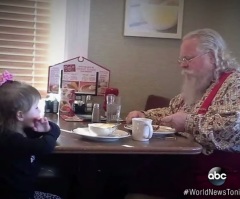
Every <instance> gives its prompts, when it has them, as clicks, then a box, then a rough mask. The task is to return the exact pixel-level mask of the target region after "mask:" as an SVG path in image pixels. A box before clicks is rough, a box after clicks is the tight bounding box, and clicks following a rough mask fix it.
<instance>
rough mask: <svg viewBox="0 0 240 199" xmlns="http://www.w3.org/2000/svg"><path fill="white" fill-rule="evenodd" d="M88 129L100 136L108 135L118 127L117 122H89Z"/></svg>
mask: <svg viewBox="0 0 240 199" xmlns="http://www.w3.org/2000/svg"><path fill="white" fill-rule="evenodd" d="M88 129H89V131H90V132H91V133H94V134H96V135H99V136H106V135H109V134H112V133H113V132H114V131H115V130H116V129H117V125H116V124H106V123H93V124H88Z"/></svg>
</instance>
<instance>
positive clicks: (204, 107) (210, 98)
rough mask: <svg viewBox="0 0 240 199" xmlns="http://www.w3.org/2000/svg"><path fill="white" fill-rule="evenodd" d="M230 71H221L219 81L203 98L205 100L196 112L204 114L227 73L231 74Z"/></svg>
mask: <svg viewBox="0 0 240 199" xmlns="http://www.w3.org/2000/svg"><path fill="white" fill-rule="evenodd" d="M231 74H232V72H229V73H223V74H222V76H221V77H220V78H219V82H218V83H217V84H216V85H215V86H214V88H213V89H212V91H211V92H210V94H209V95H208V96H207V98H206V99H205V101H204V102H203V104H202V106H201V107H200V108H199V110H198V114H202V115H204V114H205V113H206V112H207V110H208V107H209V106H210V105H211V103H212V100H213V98H214V97H215V95H216V94H217V92H218V90H219V89H220V88H221V86H222V84H223V82H224V81H225V80H226V79H227V77H228V76H229V75H231Z"/></svg>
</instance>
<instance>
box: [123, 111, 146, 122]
mask: <svg viewBox="0 0 240 199" xmlns="http://www.w3.org/2000/svg"><path fill="white" fill-rule="evenodd" d="M136 117H145V114H144V113H142V112H141V111H131V112H130V113H128V115H127V117H126V123H127V124H131V123H132V118H136Z"/></svg>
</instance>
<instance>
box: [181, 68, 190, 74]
mask: <svg viewBox="0 0 240 199" xmlns="http://www.w3.org/2000/svg"><path fill="white" fill-rule="evenodd" d="M181 74H182V75H192V74H193V71H192V70H186V69H183V70H182V71H181Z"/></svg>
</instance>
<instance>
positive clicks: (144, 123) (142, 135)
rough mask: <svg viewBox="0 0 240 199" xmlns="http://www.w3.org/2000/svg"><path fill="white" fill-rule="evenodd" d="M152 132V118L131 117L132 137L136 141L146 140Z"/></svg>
mask: <svg viewBox="0 0 240 199" xmlns="http://www.w3.org/2000/svg"><path fill="white" fill-rule="evenodd" d="M152 134H153V127H152V120H151V119H147V118H133V119H132V138H133V139H134V140H137V141H148V140H149V139H150V138H151V137H152Z"/></svg>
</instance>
